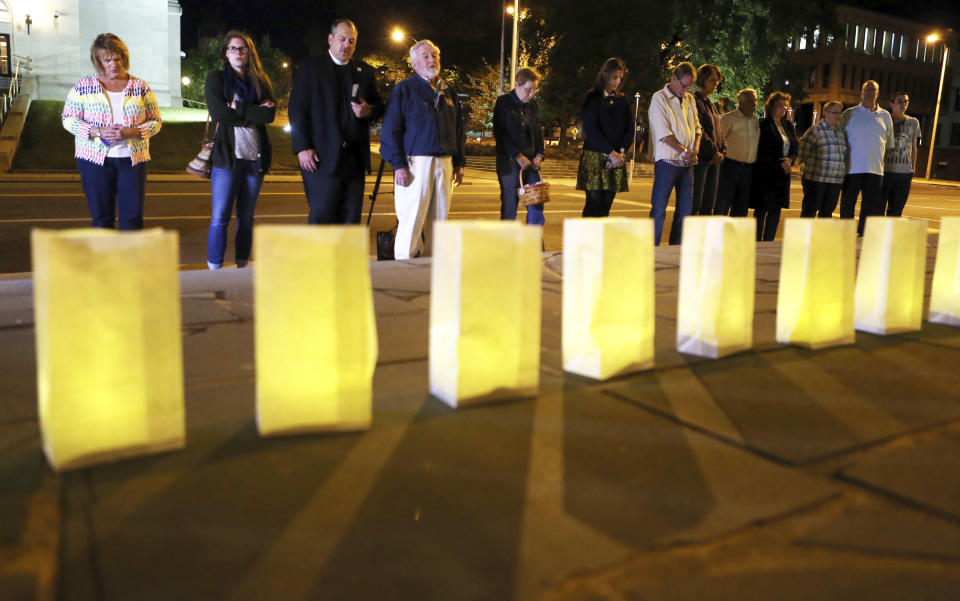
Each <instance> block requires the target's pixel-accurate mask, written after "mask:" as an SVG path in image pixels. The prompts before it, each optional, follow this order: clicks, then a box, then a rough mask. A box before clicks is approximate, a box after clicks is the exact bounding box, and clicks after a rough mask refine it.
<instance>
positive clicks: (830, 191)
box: [798, 100, 847, 217]
mask: <svg viewBox="0 0 960 601" xmlns="http://www.w3.org/2000/svg"><path fill="white" fill-rule="evenodd" d="M842 114H843V105H842V104H840V103H839V102H837V101H835V100H834V101H831V102H828V103H827V104H825V105H824V107H823V119H822V120H821V121H820V122H819V123H817V124H816V125H814V126H812V127H811V128H810V129H808V130H807V131H806V132H805V133H804V134H803V136H802V137H801V138H800V151H799V156H798V160H799V162H800V170H801V173H802V177H801V180H800V181H801V184H802V185H803V203H802V205H801V208H800V216H801V217H830V216H832V215H833V210H834V209H835V208H837V200H838V199H839V197H840V189H841V188H842V187H843V178H844V176H845V175H846V174H847V134H846V132H845V131H844V130H843V128H842V127H840V117H841V115H842Z"/></svg>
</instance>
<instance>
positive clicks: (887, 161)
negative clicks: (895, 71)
mask: <svg viewBox="0 0 960 601" xmlns="http://www.w3.org/2000/svg"><path fill="white" fill-rule="evenodd" d="M908 106H910V97H909V96H908V95H907V93H906V92H897V93H896V94H894V95H893V98H892V99H891V101H890V117H892V118H893V138H894V144H893V146H892V147H888V148H887V150H886V152H885V153H884V155H883V184H882V187H881V188H880V207H881V209H882V208H883V207H884V206H885V207H886V214H887V217H900V216H901V215H903V207H904V206H905V205H906V204H907V197H908V196H909V195H910V184H911V183H912V182H913V170H914V169H915V168H916V165H917V142H919V140H920V121H918V120H917V119H916V118H915V117H911V116H910V115H907V107H908ZM881 212H882V211H881Z"/></svg>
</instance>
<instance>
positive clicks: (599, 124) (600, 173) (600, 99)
mask: <svg viewBox="0 0 960 601" xmlns="http://www.w3.org/2000/svg"><path fill="white" fill-rule="evenodd" d="M626 70H627V69H626V67H625V66H624V64H623V61H622V60H620V59H619V58H608V59H607V61H606V62H605V63H603V68H602V69H600V72H599V73H597V78H596V80H595V81H594V82H593V88H592V89H591V90H590V91H589V92H587V96H586V98H584V100H583V114H582V118H583V133H584V140H583V152H582V153H581V155H580V168H579V170H578V172H577V190H584V191H585V192H586V194H587V200H586V204H585V205H584V207H583V216H584V217H606V216H608V215H609V214H610V206H611V205H612V204H613V198H614V196H616V194H617V192H626V191H627V168H626V165H627V161H626V157H625V155H626V153H627V151H628V150H630V146H632V145H633V119H632V118H631V115H630V105H629V104H628V103H627V100H626V99H625V98H624V97H623V94H621V93H620V86H621V85H622V84H623V76H624V74H625V73H626Z"/></svg>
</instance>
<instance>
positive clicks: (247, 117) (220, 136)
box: [203, 69, 277, 173]
mask: <svg viewBox="0 0 960 601" xmlns="http://www.w3.org/2000/svg"><path fill="white" fill-rule="evenodd" d="M203 92H204V96H205V97H206V99H207V110H208V111H209V112H210V130H211V131H213V130H214V128H216V133H215V134H214V137H213V153H212V154H211V155H210V158H211V160H212V161H213V166H214V167H220V168H221V169H233V167H234V165H235V164H236V160H237V159H236V152H235V150H234V143H235V142H234V137H233V128H234V127H237V126H240V127H256V128H257V141H258V150H257V154H259V155H260V156H259V159H260V171H261V172H264V173H266V172H267V171H268V170H269V169H270V162H271V160H272V149H271V147H270V137H269V136H268V135H267V123H272V122H273V119H274V117H275V116H276V114H277V109H276V108H275V107H273V108H268V107H265V106H260V105H259V103H257V104H247V103H244V102H240V103H237V108H235V109H232V108H230V106H229V104H230V99H228V98H227V94H226V92H225V91H224V89H223V71H222V70H221V69H215V70H213V71H210V72H209V73H207V83H206V85H205V86H204V89H203Z"/></svg>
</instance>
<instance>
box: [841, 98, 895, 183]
mask: <svg viewBox="0 0 960 601" xmlns="http://www.w3.org/2000/svg"><path fill="white" fill-rule="evenodd" d="M840 127H842V128H844V129H845V130H846V132H847V144H848V145H849V147H850V157H849V167H848V169H847V173H872V174H873V175H880V176H882V175H883V155H884V153H885V152H886V150H887V148H888V147H893V145H894V139H893V118H892V117H891V116H890V113H888V112H887V111H885V110H884V109H882V108H880V107H877V110H875V111H871V110H870V109H868V108H866V107H864V106H863V105H862V104H858V105H857V106H854V107H851V108H848V109H847V110H845V111H843V116H842V117H841V118H840Z"/></svg>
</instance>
